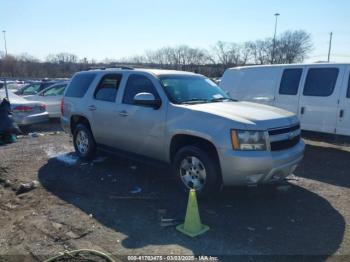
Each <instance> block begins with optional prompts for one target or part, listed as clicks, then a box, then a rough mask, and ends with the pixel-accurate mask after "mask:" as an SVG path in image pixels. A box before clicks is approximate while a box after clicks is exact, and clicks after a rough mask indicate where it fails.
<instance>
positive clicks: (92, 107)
mask: <svg viewBox="0 0 350 262" xmlns="http://www.w3.org/2000/svg"><path fill="white" fill-rule="evenodd" d="M88 109H89V110H90V111H95V110H96V109H97V108H96V106H94V105H91V106H88Z"/></svg>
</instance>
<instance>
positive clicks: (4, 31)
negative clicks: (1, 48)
mask: <svg viewBox="0 0 350 262" xmlns="http://www.w3.org/2000/svg"><path fill="white" fill-rule="evenodd" d="M2 33H3V34H4V43H5V55H6V56H7V46H6V30H2Z"/></svg>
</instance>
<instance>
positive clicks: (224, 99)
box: [209, 97, 237, 102]
mask: <svg viewBox="0 0 350 262" xmlns="http://www.w3.org/2000/svg"><path fill="white" fill-rule="evenodd" d="M209 101H210V102H223V101H233V102H237V100H236V99H233V98H229V97H220V98H213V99H210V100H209Z"/></svg>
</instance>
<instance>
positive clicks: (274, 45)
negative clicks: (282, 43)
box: [271, 13, 280, 64]
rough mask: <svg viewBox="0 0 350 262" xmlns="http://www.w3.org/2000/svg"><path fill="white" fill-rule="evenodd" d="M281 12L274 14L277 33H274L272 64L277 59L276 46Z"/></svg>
mask: <svg viewBox="0 0 350 262" xmlns="http://www.w3.org/2000/svg"><path fill="white" fill-rule="evenodd" d="M279 15H280V14H279V13H276V14H274V16H275V18H276V20H275V33H274V35H273V47H272V57H271V64H274V61H275V48H276V33H277V20H278V16H279Z"/></svg>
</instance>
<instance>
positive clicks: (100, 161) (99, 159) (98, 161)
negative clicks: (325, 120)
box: [92, 156, 107, 164]
mask: <svg viewBox="0 0 350 262" xmlns="http://www.w3.org/2000/svg"><path fill="white" fill-rule="evenodd" d="M106 159H107V157H103V156H100V157H97V158H96V159H94V160H92V162H93V163H95V164H96V163H102V162H103V161H105V160H106Z"/></svg>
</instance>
